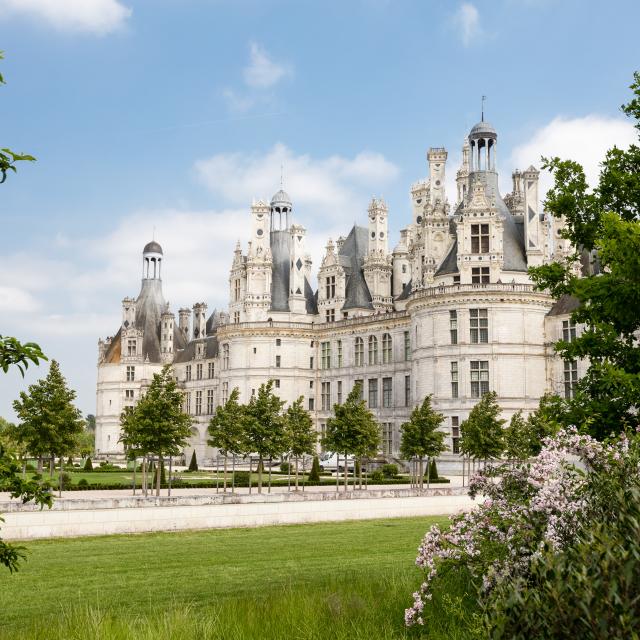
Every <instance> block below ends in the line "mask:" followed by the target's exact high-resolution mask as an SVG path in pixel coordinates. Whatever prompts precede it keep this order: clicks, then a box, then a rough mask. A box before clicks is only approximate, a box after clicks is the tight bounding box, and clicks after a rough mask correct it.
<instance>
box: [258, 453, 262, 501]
mask: <svg viewBox="0 0 640 640" xmlns="http://www.w3.org/2000/svg"><path fill="white" fill-rule="evenodd" d="M262 467H263V465H262V454H260V455H259V456H258V493H262Z"/></svg>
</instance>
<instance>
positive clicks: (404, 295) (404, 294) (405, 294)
mask: <svg viewBox="0 0 640 640" xmlns="http://www.w3.org/2000/svg"><path fill="white" fill-rule="evenodd" d="M412 284H413V280H409V282H407V284H405V285H404V287H403V288H402V291H401V292H400V295H399V296H398V297H397V298H396V300H408V299H409V296H410V295H411V287H412Z"/></svg>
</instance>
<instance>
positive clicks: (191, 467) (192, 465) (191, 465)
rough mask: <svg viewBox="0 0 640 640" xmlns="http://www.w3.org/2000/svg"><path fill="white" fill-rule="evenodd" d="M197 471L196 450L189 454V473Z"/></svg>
mask: <svg viewBox="0 0 640 640" xmlns="http://www.w3.org/2000/svg"><path fill="white" fill-rule="evenodd" d="M197 470H198V459H197V458H196V450H195V449H194V450H193V453H192V454H191V462H189V471H197Z"/></svg>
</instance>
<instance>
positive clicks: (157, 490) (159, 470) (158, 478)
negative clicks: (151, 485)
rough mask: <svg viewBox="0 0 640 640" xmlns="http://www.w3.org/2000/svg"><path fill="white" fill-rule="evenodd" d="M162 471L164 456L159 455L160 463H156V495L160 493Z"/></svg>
mask: <svg viewBox="0 0 640 640" xmlns="http://www.w3.org/2000/svg"><path fill="white" fill-rule="evenodd" d="M161 473H162V458H161V457H160V456H158V464H157V465H156V496H159V495H160V474H161Z"/></svg>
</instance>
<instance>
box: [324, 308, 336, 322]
mask: <svg viewBox="0 0 640 640" xmlns="http://www.w3.org/2000/svg"><path fill="white" fill-rule="evenodd" d="M324 316H325V321H326V322H335V321H336V310H335V309H327V310H326V311H325V313H324Z"/></svg>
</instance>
